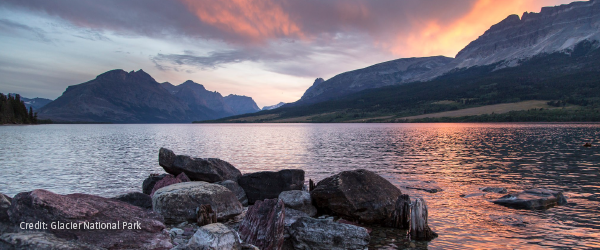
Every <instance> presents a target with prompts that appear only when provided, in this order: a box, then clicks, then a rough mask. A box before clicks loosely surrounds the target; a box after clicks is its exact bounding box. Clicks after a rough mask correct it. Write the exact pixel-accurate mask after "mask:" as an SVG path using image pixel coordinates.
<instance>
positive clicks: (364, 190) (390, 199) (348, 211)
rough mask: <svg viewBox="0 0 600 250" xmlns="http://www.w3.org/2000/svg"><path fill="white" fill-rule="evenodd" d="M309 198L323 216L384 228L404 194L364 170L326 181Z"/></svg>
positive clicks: (343, 173)
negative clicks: (377, 225)
mask: <svg viewBox="0 0 600 250" xmlns="http://www.w3.org/2000/svg"><path fill="white" fill-rule="evenodd" d="M310 194H311V196H312V199H313V202H314V205H315V206H316V207H317V209H319V211H321V212H322V213H324V214H332V215H339V216H342V217H344V218H346V219H349V220H352V221H354V220H357V221H359V222H361V223H366V224H383V223H385V221H386V220H387V219H389V216H390V213H391V212H392V211H393V210H394V207H395V203H396V200H397V198H398V196H400V195H401V194H402V192H401V191H400V189H398V188H397V187H395V186H394V185H393V184H392V183H390V182H389V181H387V180H386V179H384V178H383V177H381V176H379V175H377V174H375V173H373V172H371V171H368V170H364V169H361V170H354V171H344V172H341V173H339V174H336V175H333V176H331V177H328V178H325V179H324V180H322V181H320V182H319V183H318V184H317V186H316V187H315V189H314V190H313V191H312V192H311V193H310Z"/></svg>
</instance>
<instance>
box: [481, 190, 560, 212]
mask: <svg viewBox="0 0 600 250" xmlns="http://www.w3.org/2000/svg"><path fill="white" fill-rule="evenodd" d="M493 202H494V203H495V204H498V205H502V206H506V207H511V208H519V209H546V208H550V207H553V206H556V205H564V204H567V198H565V196H564V195H563V193H562V192H558V191H552V190H547V189H530V190H525V191H523V192H521V193H512V194H507V195H505V196H502V197H500V198H499V199H497V200H494V201H493Z"/></svg>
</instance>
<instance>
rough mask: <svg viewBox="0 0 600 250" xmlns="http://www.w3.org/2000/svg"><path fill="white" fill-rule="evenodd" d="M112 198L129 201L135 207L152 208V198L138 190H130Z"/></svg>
mask: <svg viewBox="0 0 600 250" xmlns="http://www.w3.org/2000/svg"><path fill="white" fill-rule="evenodd" d="M113 199H115V200H118V201H122V202H126V203H129V204H131V205H134V206H136V207H141V208H145V209H152V198H150V195H147V194H143V193H140V192H131V193H126V194H122V195H119V196H115V197H113Z"/></svg>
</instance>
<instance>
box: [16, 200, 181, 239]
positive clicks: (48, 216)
mask: <svg viewBox="0 0 600 250" xmlns="http://www.w3.org/2000/svg"><path fill="white" fill-rule="evenodd" d="M8 215H9V217H10V220H11V222H13V223H21V222H31V223H35V222H38V221H40V222H44V223H46V224H47V225H48V227H47V228H48V229H46V230H45V231H46V232H49V233H52V234H53V235H55V236H56V237H58V238H61V239H66V240H75V241H77V242H82V243H85V244H90V245H93V246H98V247H102V248H108V249H170V248H171V247H172V244H171V242H170V238H169V236H168V234H167V233H166V231H165V230H164V229H165V225H164V224H163V221H162V217H161V216H160V215H159V214H157V213H155V212H153V211H150V210H146V209H143V208H140V207H136V206H133V205H130V204H127V203H124V202H121V201H117V200H113V199H110V198H104V197H99V196H94V195H87V194H69V195H59V194H55V193H52V192H50V191H46V190H41V189H37V190H34V191H31V192H26V193H20V194H17V195H16V196H15V197H14V198H13V201H12V204H11V207H10V209H9V210H8ZM57 222H61V223H65V224H63V225H69V226H70V227H71V226H73V225H77V227H79V228H78V229H76V230H75V229H71V230H69V229H61V228H58V227H56V228H52V224H51V223H55V224H54V225H55V226H60V225H59V224H57ZM117 223H118V224H117ZM123 223H131V224H127V225H126V226H124V224H123ZM86 225H89V226H88V227H87V228H86ZM91 226H94V227H113V226H117V228H116V229H91ZM129 226H132V227H131V228H129ZM133 226H135V227H138V228H136V229H133Z"/></svg>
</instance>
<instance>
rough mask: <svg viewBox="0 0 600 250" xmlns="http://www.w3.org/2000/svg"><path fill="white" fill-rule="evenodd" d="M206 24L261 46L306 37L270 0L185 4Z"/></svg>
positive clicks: (188, 1) (191, 0)
mask: <svg viewBox="0 0 600 250" xmlns="http://www.w3.org/2000/svg"><path fill="white" fill-rule="evenodd" d="M183 2H184V3H185V4H186V5H187V6H188V8H189V9H190V10H191V11H192V12H194V13H195V14H196V16H197V17H198V19H200V21H202V22H203V23H206V24H209V25H211V26H213V27H216V28H218V29H220V30H221V31H226V32H229V33H231V34H233V35H238V36H242V37H244V38H250V39H251V40H252V41H253V42H261V41H265V40H267V39H270V38H281V37H295V38H303V37H305V35H304V34H303V33H302V31H301V30H300V28H299V26H298V25H297V24H296V23H294V22H293V21H292V20H291V19H290V16H289V14H288V13H287V12H285V11H284V10H283V9H282V7H281V6H280V5H278V4H276V2H272V1H269V0H261V1H253V0H230V1H198V0H183Z"/></svg>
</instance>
